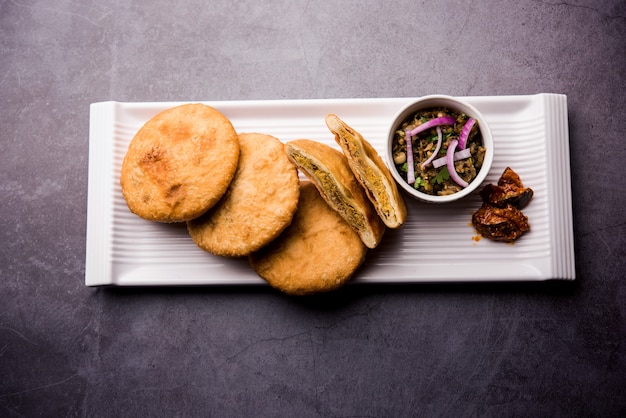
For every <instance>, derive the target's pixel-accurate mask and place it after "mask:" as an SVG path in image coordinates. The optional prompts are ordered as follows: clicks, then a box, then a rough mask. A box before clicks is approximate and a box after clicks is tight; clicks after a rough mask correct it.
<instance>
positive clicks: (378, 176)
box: [326, 114, 407, 228]
mask: <svg viewBox="0 0 626 418" xmlns="http://www.w3.org/2000/svg"><path fill="white" fill-rule="evenodd" d="M326 126H328V129H329V130H330V131H331V132H332V133H333V134H334V135H335V141H336V142H337V144H339V146H340V147H341V149H342V151H343V153H344V155H345V156H346V158H347V159H348V163H349V164H350V168H351V169H352V172H353V173H354V175H355V177H356V179H357V180H358V181H359V183H360V184H361V185H362V186H363V188H364V189H365V191H366V193H367V197H368V198H369V199H370V201H371V202H372V204H373V205H374V208H375V209H376V212H378V215H379V216H380V218H381V219H382V220H383V222H384V223H385V225H386V226H388V227H389V228H398V227H399V226H401V225H402V224H403V223H404V222H405V221H406V215H407V210H406V205H405V203H404V200H403V199H402V196H401V195H400V193H399V191H398V187H397V185H396V183H395V181H394V180H393V177H392V176H391V173H390V172H389V168H388V167H387V166H386V165H385V163H384V162H383V160H382V158H380V156H379V155H378V152H377V151H376V149H374V147H373V146H372V145H371V144H370V143H369V142H368V141H367V140H365V138H363V136H362V135H361V134H360V133H359V132H357V131H356V130H355V129H353V128H352V127H350V126H349V125H348V124H346V123H345V122H344V121H343V120H341V119H340V118H339V117H338V116H337V115H334V114H329V115H327V116H326Z"/></svg>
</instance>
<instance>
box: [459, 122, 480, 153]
mask: <svg viewBox="0 0 626 418" xmlns="http://www.w3.org/2000/svg"><path fill="white" fill-rule="evenodd" d="M474 123H476V121H475V120H474V118H469V119H468V120H467V122H465V126H463V130H461V135H459V149H465V147H466V146H467V138H469V134H470V131H471V130H472V127H473V126H474Z"/></svg>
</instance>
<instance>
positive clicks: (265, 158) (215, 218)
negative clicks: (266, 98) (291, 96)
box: [187, 133, 300, 257]
mask: <svg viewBox="0 0 626 418" xmlns="http://www.w3.org/2000/svg"><path fill="white" fill-rule="evenodd" d="M239 146H240V150H241V152H240V157H239V166H238V168H237V171H236V173H235V176H234V178H233V180H232V182H231V184H230V186H229V188H228V190H227V191H226V194H225V195H224V197H223V198H222V199H221V200H220V201H219V202H218V203H217V204H216V205H215V206H214V207H213V208H212V209H211V210H209V211H208V212H206V213H205V214H204V215H202V216H200V217H199V218H197V219H193V220H191V221H189V222H187V229H188V230H189V234H190V235H191V238H192V239H193V241H194V242H195V243H196V244H197V245H198V246H199V247H200V248H202V249H203V250H205V251H208V252H210V253H212V254H215V255H221V256H230V257H239V256H244V255H248V254H249V253H251V252H252V251H256V250H258V249H259V248H261V247H263V246H264V245H266V244H267V243H269V242H270V241H272V240H273V239H274V238H276V237H277V236H278V235H279V234H280V233H281V232H282V231H283V230H284V229H285V228H286V227H287V225H289V223H290V222H291V219H292V218H293V215H294V213H295V211H296V208H297V207H298V196H299V194H300V188H299V179H298V170H297V169H296V166H295V165H294V164H293V163H292V162H291V161H290V160H289V158H288V157H287V154H285V146H284V144H283V143H282V142H280V141H279V140H278V139H277V138H274V137H273V136H270V135H264V134H259V133H243V134H240V135H239Z"/></svg>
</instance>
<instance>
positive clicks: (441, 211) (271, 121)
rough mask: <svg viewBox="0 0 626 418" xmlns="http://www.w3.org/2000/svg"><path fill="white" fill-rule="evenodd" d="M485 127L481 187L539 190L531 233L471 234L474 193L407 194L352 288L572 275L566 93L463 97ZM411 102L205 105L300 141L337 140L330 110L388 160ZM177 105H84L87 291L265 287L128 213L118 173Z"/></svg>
mask: <svg viewBox="0 0 626 418" xmlns="http://www.w3.org/2000/svg"><path fill="white" fill-rule="evenodd" d="M465 99H466V100H467V101H468V102H470V103H471V104H473V105H474V106H476V107H477V108H478V109H479V110H480V111H481V112H482V113H483V115H484V116H485V118H486V119H487V121H488V122H489V124H490V126H491V128H492V131H493V137H494V142H495V146H494V148H495V150H494V151H495V157H494V163H493V167H492V169H491V172H490V173H489V175H488V177H487V179H486V183H495V182H497V180H498V178H499V176H500V174H502V172H503V171H504V169H505V168H506V167H507V166H510V167H511V168H513V169H514V170H515V171H516V172H517V173H518V174H519V175H520V177H521V178H522V181H523V182H524V184H525V185H526V186H528V187H531V188H532V189H533V190H534V191H535V195H534V198H533V200H532V201H531V203H530V205H529V206H527V207H526V208H525V209H524V213H525V214H526V215H527V216H528V218H529V222H530V224H531V228H532V229H531V231H530V232H528V233H527V234H525V235H524V236H522V238H520V239H519V240H518V241H516V242H515V243H514V244H504V243H498V242H492V241H489V240H487V239H479V237H478V235H477V233H476V231H475V230H474V229H473V228H472V226H471V214H472V212H473V211H475V210H476V209H478V208H479V207H480V205H481V202H480V197H479V196H478V195H477V194H474V195H472V196H469V197H468V198H467V199H465V200H463V201H462V202H458V203H455V204H451V205H446V206H433V205H428V204H424V203H421V202H417V201H415V200H412V199H410V198H408V197H407V198H406V203H407V206H408V212H409V213H408V220H407V222H406V224H405V225H403V226H402V227H401V228H400V229H397V230H387V232H386V233H385V236H384V238H383V241H382V243H381V244H380V245H379V247H378V248H376V249H374V250H370V251H369V253H368V256H367V259H366V261H365V263H364V265H363V266H362V267H361V268H360V269H359V270H358V271H357V272H356V273H355V275H354V277H353V280H352V282H353V283H413V282H463V281H483V282H488V281H493V282H495V281H522V280H523V281H533V280H547V279H566V280H573V279H575V268H574V245H573V227H572V204H571V200H572V198H571V185H570V162H569V136H568V126H567V98H566V96H564V95H558V94H538V95H528V96H494V97H465ZM411 100H412V99H411V98H386V99H336V100H334V99H328V100H274V101H232V102H205V103H206V104H208V105H211V106H213V107H215V108H217V109H219V110H220V111H221V112H222V113H224V114H225V115H226V116H227V117H228V118H230V120H231V121H232V123H233V125H234V126H235V129H237V131H238V132H261V133H266V134H270V135H273V136H275V137H277V138H279V139H280V140H282V141H283V142H287V141H289V140H292V139H297V138H308V139H313V140H317V141H321V142H324V143H327V144H329V145H331V146H333V147H337V145H336V143H335V141H334V138H333V136H332V135H331V134H330V132H329V131H328V129H327V128H326V125H325V123H324V118H325V116H326V115H327V114H328V113H335V114H337V115H338V116H339V117H340V118H342V119H343V120H345V121H346V123H348V124H349V125H351V126H352V127H353V128H355V129H356V130H358V131H359V132H360V133H361V134H362V135H363V136H364V137H365V138H366V139H367V140H369V141H370V142H371V143H372V145H373V146H374V147H375V148H376V149H377V150H378V152H379V153H380V154H381V156H382V155H384V152H383V150H384V146H385V140H386V137H387V130H388V126H389V124H390V123H391V121H392V119H393V116H394V115H395V113H396V112H397V111H398V110H399V109H400V108H401V107H402V106H403V105H405V104H406V103H408V102H409V101H411ZM181 103H182V102H161V103H120V102H101V103H93V104H92V105H91V109H90V111H91V114H90V131H89V195H88V210H87V250H86V267H85V284H86V285H87V286H105V285H113V286H156V285H248V284H264V283H265V282H264V281H263V280H262V279H261V278H259V277H258V276H257V275H256V273H255V272H254V271H253V270H252V269H251V268H250V266H249V265H248V262H247V260H246V259H230V258H222V257H216V256H213V255H211V254H208V253H206V252H204V251H202V250H200V249H199V248H198V247H196V245H195V244H194V243H193V241H192V240H191V238H190V237H189V235H188V234H187V230H186V228H185V226H184V225H180V224H174V225H168V224H160V223H153V222H149V221H145V220H143V219H141V218H139V217H137V216H135V215H133V214H131V213H130V212H129V210H128V207H127V206H126V203H125V201H124V199H123V197H122V192H121V188H120V186H119V172H120V167H121V163H122V159H123V158H124V155H125V153H126V149H127V147H128V144H129V142H130V140H131V139H132V137H133V136H134V134H135V132H136V131H137V130H138V129H139V128H140V127H141V125H143V124H144V123H145V122H146V121H147V120H148V119H150V118H151V117H152V116H154V115H155V114H156V113H158V112H159V111H161V110H164V109H166V108H169V107H173V106H175V105H178V104H181Z"/></svg>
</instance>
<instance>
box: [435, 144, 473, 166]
mask: <svg viewBox="0 0 626 418" xmlns="http://www.w3.org/2000/svg"><path fill="white" fill-rule="evenodd" d="M471 156H472V153H471V152H470V149H469V148H465V149H464V150H461V151H457V152H455V153H454V161H459V160H464V159H466V158H469V157H471ZM444 165H446V157H441V158H437V159H436V160H435V161H433V167H434V168H439V167H441V166H444Z"/></svg>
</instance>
